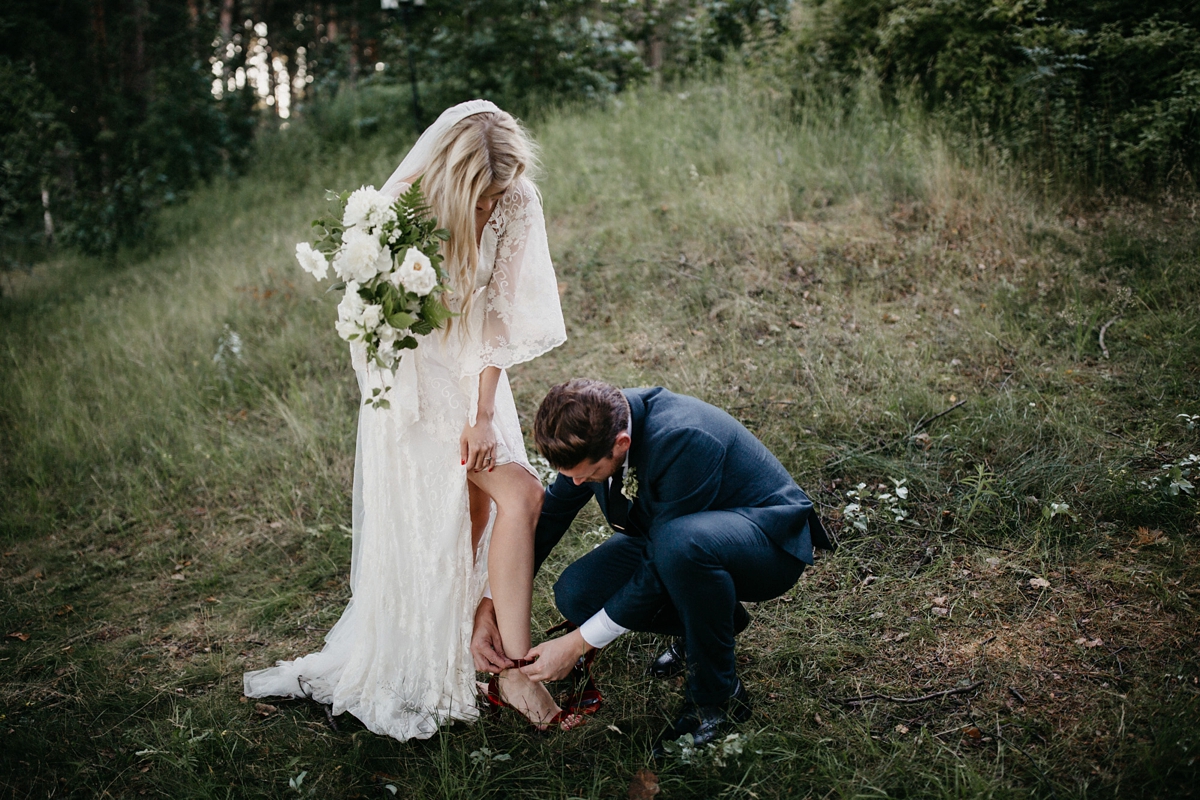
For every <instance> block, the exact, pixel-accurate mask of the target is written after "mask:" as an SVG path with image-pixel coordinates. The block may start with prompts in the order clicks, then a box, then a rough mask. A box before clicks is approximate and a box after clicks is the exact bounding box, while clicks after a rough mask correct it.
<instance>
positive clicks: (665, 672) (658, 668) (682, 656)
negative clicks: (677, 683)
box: [646, 636, 687, 679]
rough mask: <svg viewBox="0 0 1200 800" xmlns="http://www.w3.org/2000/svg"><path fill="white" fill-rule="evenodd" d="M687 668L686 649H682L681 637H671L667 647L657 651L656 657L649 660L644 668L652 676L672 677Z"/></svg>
mask: <svg viewBox="0 0 1200 800" xmlns="http://www.w3.org/2000/svg"><path fill="white" fill-rule="evenodd" d="M686 668H687V651H686V650H685V649H684V644H683V637H681V636H676V637H674V638H673V639H671V643H670V644H669V645H667V649H666V650H663V651H662V652H661V653H659V655H658V658H656V659H654V660H653V661H652V662H650V667H649V668H648V669H647V670H646V672H648V673H649V674H650V677H652V678H664V679H666V678H674V677H675V676H676V675H679V674H681V673H682V672H683V671H684V670H685V669H686Z"/></svg>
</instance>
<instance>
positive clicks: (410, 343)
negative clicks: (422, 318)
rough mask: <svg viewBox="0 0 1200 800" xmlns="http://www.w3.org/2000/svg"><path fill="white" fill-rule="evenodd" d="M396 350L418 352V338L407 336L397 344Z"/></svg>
mask: <svg viewBox="0 0 1200 800" xmlns="http://www.w3.org/2000/svg"><path fill="white" fill-rule="evenodd" d="M396 349H397V350H416V349H417V340H416V337H413V336H405V337H404V338H403V339H401V340H400V341H398V342H396Z"/></svg>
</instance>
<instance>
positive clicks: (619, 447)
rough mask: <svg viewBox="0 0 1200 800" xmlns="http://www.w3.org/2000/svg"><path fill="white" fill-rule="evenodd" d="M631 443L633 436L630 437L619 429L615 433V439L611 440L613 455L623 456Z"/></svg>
mask: <svg viewBox="0 0 1200 800" xmlns="http://www.w3.org/2000/svg"><path fill="white" fill-rule="evenodd" d="M631 444H633V438H632V437H630V435H629V433H628V432H627V431H621V432H620V433H618V434H617V439H616V441H615V442H613V455H614V456H616V457H618V458H624V457H625V454H626V453H627V452H629V446H630V445H631Z"/></svg>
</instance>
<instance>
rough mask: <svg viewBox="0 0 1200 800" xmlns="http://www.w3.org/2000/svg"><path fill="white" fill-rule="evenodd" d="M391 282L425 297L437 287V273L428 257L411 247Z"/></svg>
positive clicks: (393, 274)
mask: <svg viewBox="0 0 1200 800" xmlns="http://www.w3.org/2000/svg"><path fill="white" fill-rule="evenodd" d="M390 280H391V281H392V283H394V284H396V285H398V286H403V287H404V288H405V289H406V290H407V291H410V292H412V293H414V294H416V295H417V296H419V297H424V296H425V295H427V294H429V293H430V292H431V291H433V287H435V286H437V272H436V271H435V270H434V269H433V264H431V263H429V257H428V256H426V255H425V254H424V253H422V252H421V251H420V250H418V249H417V248H415V247H410V248H408V252H406V253H405V254H404V261H402V262H400V266H398V267H396V271H395V272H394V273H392V276H391V279H390Z"/></svg>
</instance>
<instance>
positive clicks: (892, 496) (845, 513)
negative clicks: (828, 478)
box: [842, 478, 908, 533]
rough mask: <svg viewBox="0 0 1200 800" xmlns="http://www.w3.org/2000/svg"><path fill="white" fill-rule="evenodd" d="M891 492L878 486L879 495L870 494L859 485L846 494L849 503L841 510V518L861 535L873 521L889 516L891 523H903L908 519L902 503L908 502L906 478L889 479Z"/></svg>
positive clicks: (864, 485) (883, 486)
mask: <svg viewBox="0 0 1200 800" xmlns="http://www.w3.org/2000/svg"><path fill="white" fill-rule="evenodd" d="M891 481H892V486H893V488H892V490H891V491H887V486H886V485H884V484H882V483H881V484H879V485H878V486H877V487H876V489H878V490H880V492H879V494H872V492H871V489H870V487H868V486H867V484H865V483H860V484H858V485H857V486H855V487H854V488H853V489H850V490H849V491H847V492H846V498H847V499H849V500H850V501H851V502H849V503H847V504H846V506H845V507H844V508H843V509H842V517H843V518H844V519H845V520H846V521H847V522H849V523H850V524H851V525H853V526H854V527H855V528H857V529H858V530H860V531H862V532H863V533H866V532H867V528H868V524H869V522H870V521H871V520H873V519H882V518H883V517H885V516H890V517H891V521H892V522H903V521H904V520H906V519H908V510H907V509H906V508H905V507H904V503H905V502H906V501H907V500H908V487H907V486H905V485H904V484H905V481H907V478H900V479H898V480H897V479H896V478H891Z"/></svg>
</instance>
